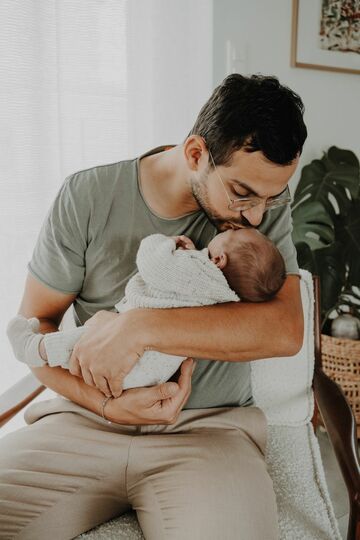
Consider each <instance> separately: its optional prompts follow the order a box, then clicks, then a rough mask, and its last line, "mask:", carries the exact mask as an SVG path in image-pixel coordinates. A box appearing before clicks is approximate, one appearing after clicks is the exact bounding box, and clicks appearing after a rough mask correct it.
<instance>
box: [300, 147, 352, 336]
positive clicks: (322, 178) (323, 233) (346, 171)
mask: <svg viewBox="0 0 360 540" xmlns="http://www.w3.org/2000/svg"><path fill="white" fill-rule="evenodd" d="M291 206H292V216H293V232H292V237H293V241H294V244H295V246H296V250H297V256H298V263H299V266H300V268H305V269H307V270H309V271H310V272H311V273H312V274H317V275H319V276H320V285H321V298H322V301H321V304H322V306H321V307H322V319H323V327H324V325H325V327H326V324H327V322H328V320H327V319H328V317H329V315H330V314H331V312H332V311H333V310H334V309H337V308H338V307H339V305H340V304H341V303H344V301H345V303H347V305H348V306H352V307H356V309H358V303H357V304H356V302H357V300H356V298H357V294H358V293H356V290H355V289H354V287H359V286H360V167H359V160H358V159H357V157H356V156H355V154H354V153H353V152H351V151H349V150H343V149H340V148H337V147H336V146H332V147H331V148H329V150H328V152H327V153H324V155H323V157H322V158H321V159H315V160H313V161H312V162H311V163H310V164H309V165H306V166H305V167H304V168H303V169H302V173H301V178H300V181H299V184H298V186H297V188H296V191H295V195H294V199H293V202H292V205H291ZM344 293H346V294H344ZM351 297H353V298H355V304H354V302H353V300H352V299H351ZM358 300H359V299H358Z"/></svg>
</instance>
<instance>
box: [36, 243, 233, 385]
mask: <svg viewBox="0 0 360 540" xmlns="http://www.w3.org/2000/svg"><path fill="white" fill-rule="evenodd" d="M136 264H137V267H138V270H139V271H138V273H136V274H135V275H134V276H133V277H132V278H131V279H130V280H129V281H128V283H127V285H126V287H125V296H124V297H123V298H122V299H121V300H120V301H119V302H117V303H116V304H115V308H116V310H117V311H118V312H119V313H123V312H125V311H128V310H129V309H134V308H174V307H191V306H205V305H211V304H216V303H223V302H238V301H240V298H239V297H238V295H237V294H236V293H235V292H234V291H233V290H232V289H231V288H230V287H229V285H228V283H227V281H226V278H225V276H224V275H223V273H222V271H221V270H220V269H219V268H218V267H217V266H216V265H215V264H214V263H213V262H212V261H211V260H210V259H209V252H208V248H204V249H202V250H200V251H197V250H180V249H176V242H175V240H174V239H173V238H171V237H168V236H165V235H163V234H152V235H150V236H147V237H146V238H144V239H143V240H142V241H141V243H140V246H139V249H138V252H137V256H136ZM85 328H86V327H83V326H80V327H77V328H75V329H73V330H66V331H61V332H51V333H48V334H45V336H44V344H45V348H46V352H47V356H48V364H49V365H50V366H57V365H60V366H62V367H64V368H68V367H69V366H68V362H69V359H70V356H71V351H72V349H73V347H74V345H75V343H76V342H77V341H78V339H79V337H80V335H81V334H82V333H83V332H84V331H85ZM185 358H186V357H185V356H175V355H169V354H164V353H160V352H157V351H145V352H144V354H143V355H142V357H141V358H140V359H139V360H138V362H137V363H136V364H135V365H134V367H133V368H132V370H131V371H130V372H129V373H128V374H127V376H126V377H125V378H124V383H123V389H124V390H125V389H127V388H135V387H139V386H153V385H156V384H160V383H162V382H165V381H167V380H168V379H169V378H170V377H171V376H172V375H173V374H174V373H175V371H176V370H177V369H178V367H179V366H180V364H181V363H182V362H183V360H184V359H185Z"/></svg>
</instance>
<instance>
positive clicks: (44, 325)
mask: <svg viewBox="0 0 360 540" xmlns="http://www.w3.org/2000/svg"><path fill="white" fill-rule="evenodd" d="M58 330H59V329H58V327H57V326H56V324H55V323H54V322H52V321H49V320H45V319H40V329H39V332H40V333H42V334H47V333H49V332H57V331H58ZM30 369H31V371H32V372H33V374H34V375H35V377H36V378H37V379H38V380H39V381H40V382H41V383H42V384H43V385H44V386H46V387H47V388H50V389H51V390H53V391H54V392H56V393H58V394H60V395H62V396H64V397H66V398H68V399H70V400H71V401H73V402H74V403H77V404H78V405H81V406H82V407H85V408H86V409H88V410H90V411H92V412H94V413H96V414H99V415H100V414H101V402H102V401H103V399H104V394H103V393H102V392H100V390H98V389H97V388H94V387H92V386H89V385H88V384H86V383H85V381H84V380H83V379H81V378H80V377H76V376H75V375H72V374H71V373H70V372H69V370H67V369H63V368H61V367H50V366H43V367H30Z"/></svg>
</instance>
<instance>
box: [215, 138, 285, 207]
mask: <svg viewBox="0 0 360 540" xmlns="http://www.w3.org/2000/svg"><path fill="white" fill-rule="evenodd" d="M208 152H209V154H210V157H211V160H212V162H213V165H214V169H215V172H216V174H217V176H218V177H219V180H220V182H221V183H222V185H223V188H224V190H225V193H226V196H227V198H228V200H229V205H228V208H229V210H240V211H241V212H243V211H244V210H249V209H250V208H253V207H254V206H257V205H258V204H260V203H261V202H262V201H263V200H264V199H266V202H265V208H266V209H271V208H277V207H278V206H282V205H284V204H287V203H289V202H291V197H289V196H288V195H278V196H277V197H269V198H266V197H259V196H258V195H245V196H243V197H239V198H238V199H232V198H231V197H230V195H229V194H228V192H227V189H226V187H225V184H224V182H223V180H222V178H221V176H220V174H219V172H218V170H217V168H216V165H215V162H214V159H213V157H212V154H211V152H210V150H209V149H208ZM287 189H288V188H287V187H286V188H285V190H284V193H285V192H286V191H287Z"/></svg>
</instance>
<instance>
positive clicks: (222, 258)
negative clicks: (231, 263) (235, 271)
mask: <svg viewBox="0 0 360 540" xmlns="http://www.w3.org/2000/svg"><path fill="white" fill-rule="evenodd" d="M211 260H212V262H213V263H214V264H216V266H217V267H218V268H220V270H222V269H223V268H225V266H226V265H227V262H228V258H227V255H226V253H221V254H220V255H216V256H215V257H212V258H211Z"/></svg>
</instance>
